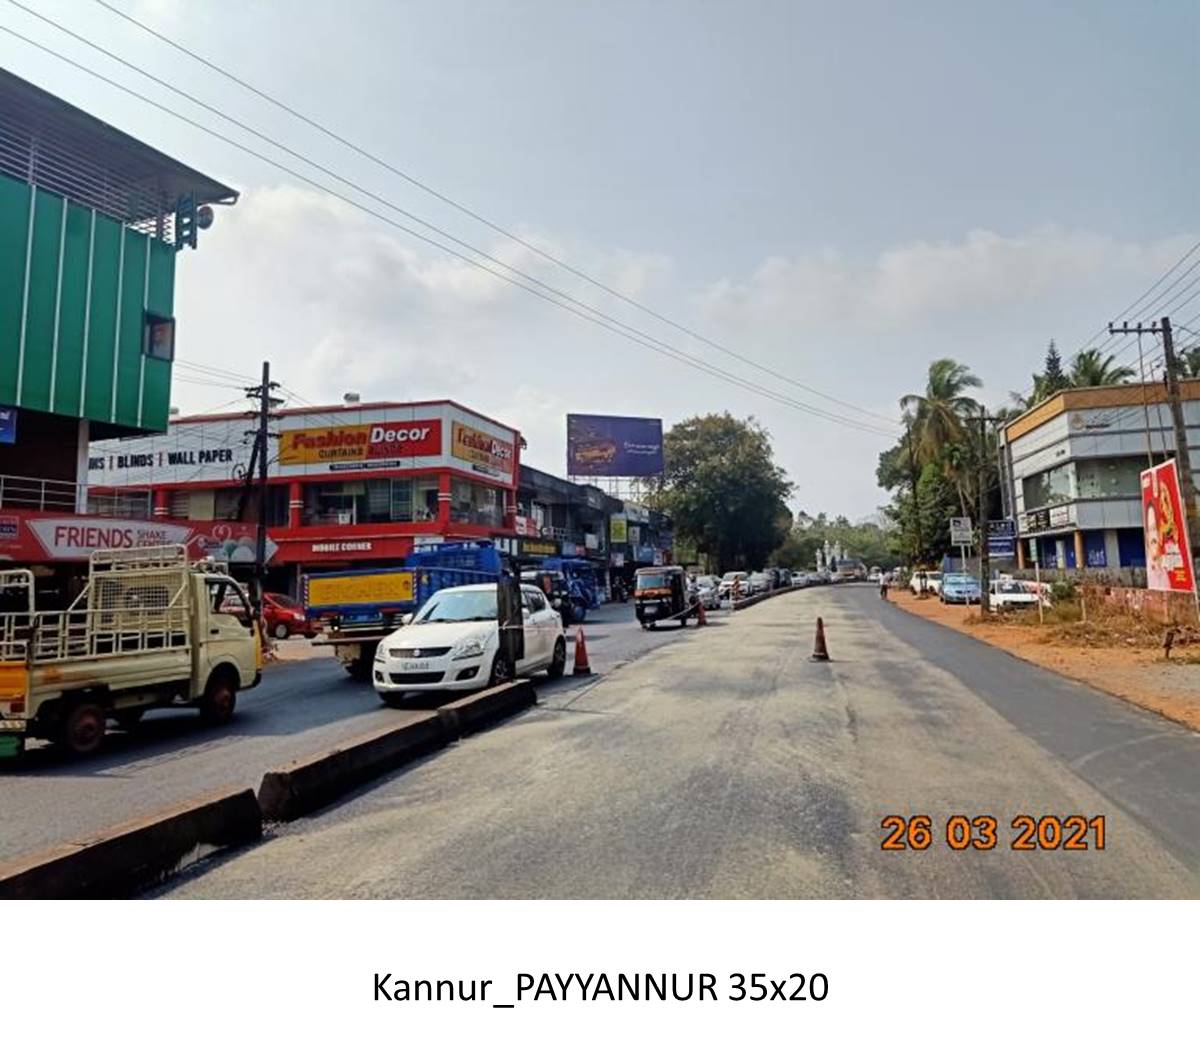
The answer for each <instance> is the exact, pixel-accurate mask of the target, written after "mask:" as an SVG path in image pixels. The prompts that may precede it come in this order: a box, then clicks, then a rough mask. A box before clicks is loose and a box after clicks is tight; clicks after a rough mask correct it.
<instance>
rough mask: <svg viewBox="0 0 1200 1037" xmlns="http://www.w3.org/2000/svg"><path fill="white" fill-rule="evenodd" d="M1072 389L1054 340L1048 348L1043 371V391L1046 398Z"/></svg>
mask: <svg viewBox="0 0 1200 1037" xmlns="http://www.w3.org/2000/svg"><path fill="white" fill-rule="evenodd" d="M1070 387H1071V379H1069V378H1068V377H1067V376H1066V374H1065V373H1064V371H1063V367H1062V357H1060V356H1059V355H1058V347H1057V346H1056V345H1055V344H1054V339H1051V340H1050V344H1049V345H1048V346H1047V347H1046V366H1045V368H1044V369H1043V371H1042V391H1043V393H1044V394H1045V396H1053V395H1054V394H1055V393H1056V392H1061V391H1062V390H1063V389H1069V388H1070Z"/></svg>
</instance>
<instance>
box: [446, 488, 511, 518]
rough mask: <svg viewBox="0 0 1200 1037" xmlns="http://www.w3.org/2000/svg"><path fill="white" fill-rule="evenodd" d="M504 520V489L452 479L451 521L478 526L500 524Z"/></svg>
mask: <svg viewBox="0 0 1200 1037" xmlns="http://www.w3.org/2000/svg"><path fill="white" fill-rule="evenodd" d="M503 520H504V505H503V501H502V491H501V490H498V489H496V488H495V487H494V486H484V485H483V484H482V483H477V482H471V481H470V480H469V479H451V480H450V521H451V522H463V523H471V524H473V525H477V526H500V525H502V524H503Z"/></svg>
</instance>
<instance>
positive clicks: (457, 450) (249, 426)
mask: <svg viewBox="0 0 1200 1037" xmlns="http://www.w3.org/2000/svg"><path fill="white" fill-rule="evenodd" d="M276 418H277V420H276V421H275V422H273V429H272V431H274V432H277V433H278V434H279V440H278V455H277V456H273V457H272V459H271V462H270V464H269V466H268V473H267V474H268V476H270V477H272V478H286V479H296V478H303V477H304V476H306V475H333V474H336V473H359V472H362V473H366V472H380V473H383V472H387V471H397V470H405V471H411V470H414V469H423V468H437V467H443V468H453V469H455V470H457V471H461V472H465V473H467V474H468V475H470V474H473V473H477V474H479V475H481V476H485V477H487V478H488V479H489V480H492V481H495V482H502V483H504V484H505V485H506V486H510V487H511V486H513V485H514V484H515V483H516V471H517V466H516V460H517V433H516V432H515V431H514V430H512V429H508V428H506V427H505V426H503V425H500V424H498V423H496V422H494V421H491V420H489V419H488V418H485V417H484V416H482V415H476V414H474V413H473V412H472V411H468V410H466V409H465V408H463V407H459V406H458V405H457V404H454V403H450V402H444V403H423V404H411V405H408V404H382V405H379V406H368V407H361V408H340V407H328V408H321V409H317V410H313V409H306V410H303V411H292V412H288V411H281V412H279V413H278V414H277V415H276ZM254 427H255V422H254V421H253V420H252V419H251V418H248V417H246V416H245V415H244V414H238V415H236V416H232V415H231V416H228V417H225V416H214V417H197V418H181V419H177V420H175V421H172V422H171V424H170V426H169V428H168V429H167V431H166V432H163V433H160V434H158V435H148V436H139V437H135V438H131V439H114V440H107V441H101V442H97V443H93V444H92V445H91V448H90V455H89V458H88V471H89V481H90V482H91V483H93V484H94V485H97V486H147V485H170V484H179V483H187V484H189V485H190V486H192V487H196V486H200V485H203V484H205V483H210V484H211V483H217V484H220V483H225V484H232V483H234V482H236V481H237V480H238V479H240V478H241V477H242V476H243V475H244V474H245V471H246V469H247V467H249V464H250V450H251V448H250V444H249V442H248V440H247V433H249V432H252V431H253V430H254ZM272 454H275V451H274V450H272Z"/></svg>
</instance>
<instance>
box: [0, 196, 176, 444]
mask: <svg viewBox="0 0 1200 1037" xmlns="http://www.w3.org/2000/svg"><path fill="white" fill-rule="evenodd" d="M174 286H175V249H174V247H173V246H172V245H170V244H167V243H166V242H164V241H161V240H158V239H156V238H154V237H152V236H150V235H148V234H144V233H142V232H140V231H137V230H133V229H130V228H129V227H125V226H123V225H122V224H121V223H120V222H119V221H117V220H115V219H112V218H111V217H109V216H105V215H103V214H101V213H99V212H97V210H95V209H92V208H88V207H85V206H83V205H78V204H75V203H73V202H70V201H68V200H67V198H65V197H64V196H62V195H60V194H56V193H54V192H53V191H49V190H45V189H39V188H38V186H37V185H36V184H27V183H21V182H19V181H17V180H14V179H12V178H10V177H7V176H0V344H2V348H0V405H12V406H16V407H22V408H27V409H30V410H37V411H45V412H49V413H52V414H60V415H63V416H65V417H77V418H88V419H90V420H93V421H98V422H105V423H109V424H113V425H119V426H123V427H128V428H137V429H148V430H156V431H161V430H163V429H165V428H166V427H167V413H168V410H169V407H170V395H171V363H170V361H169V360H162V359H157V358H155V357H152V356H147V355H146V351H145V348H144V338H145V315H146V313H147V312H151V313H155V314H157V315H159V316H162V317H170V316H172V315H173V310H172V307H173V302H174Z"/></svg>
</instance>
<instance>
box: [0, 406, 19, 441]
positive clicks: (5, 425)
mask: <svg viewBox="0 0 1200 1037" xmlns="http://www.w3.org/2000/svg"><path fill="white" fill-rule="evenodd" d="M16 441H17V409H16V407H0V443H15V442H16Z"/></svg>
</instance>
